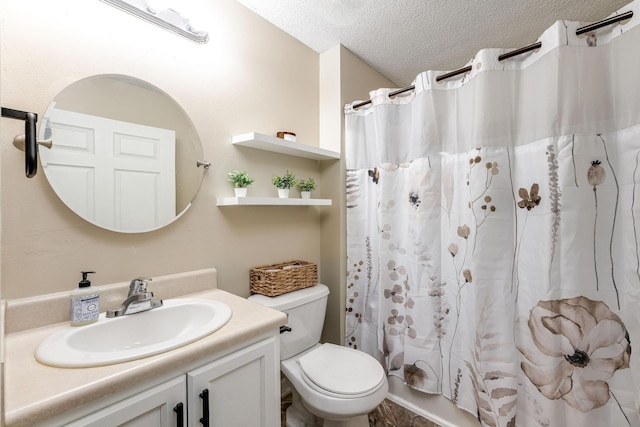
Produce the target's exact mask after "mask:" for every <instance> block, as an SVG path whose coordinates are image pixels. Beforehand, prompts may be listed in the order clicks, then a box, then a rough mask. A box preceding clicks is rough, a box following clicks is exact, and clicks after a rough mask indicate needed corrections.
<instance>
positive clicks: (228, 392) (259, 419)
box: [187, 341, 280, 427]
mask: <svg viewBox="0 0 640 427" xmlns="http://www.w3.org/2000/svg"><path fill="white" fill-rule="evenodd" d="M278 365H279V356H278V354H277V351H276V348H275V343H274V342H273V341H270V342H264V341H263V342H262V343H258V344H255V345H253V346H250V347H247V348H244V349H242V350H240V351H237V352H235V353H233V354H231V355H229V356H227V357H224V358H222V359H220V360H216V361H215V362H212V363H209V364H208V365H205V366H202V367H201V368H198V369H195V370H193V371H191V372H189V373H188V374H187V390H188V395H189V398H188V400H187V401H188V418H189V423H188V425H189V426H199V425H203V426H205V427H207V426H211V427H248V426H251V427H277V426H279V425H280V393H279V392H275V391H276V390H279V388H280V370H279V366H278ZM194 396H195V397H196V398H194ZM207 414H208V418H209V420H210V423H209V424H206V423H201V422H200V419H201V417H204V416H206V415H207Z"/></svg>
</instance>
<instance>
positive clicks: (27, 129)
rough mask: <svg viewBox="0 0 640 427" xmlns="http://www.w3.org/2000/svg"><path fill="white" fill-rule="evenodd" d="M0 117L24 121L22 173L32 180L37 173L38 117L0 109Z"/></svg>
mask: <svg viewBox="0 0 640 427" xmlns="http://www.w3.org/2000/svg"><path fill="white" fill-rule="evenodd" d="M2 117H8V118H10V119H16V120H24V173H25V175H26V177H27V178H33V177H34V176H36V173H37V172H38V147H37V142H36V123H37V121H38V115H37V114H36V113H29V112H26V111H20V110H13V109H11V108H4V107H2ZM19 138H20V135H19V136H17V137H16V139H19ZM14 144H15V139H14Z"/></svg>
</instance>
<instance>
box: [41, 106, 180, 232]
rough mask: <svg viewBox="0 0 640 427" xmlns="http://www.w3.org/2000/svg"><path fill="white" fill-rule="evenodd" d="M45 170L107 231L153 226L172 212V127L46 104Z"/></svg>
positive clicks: (64, 195) (63, 195)
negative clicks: (47, 143) (48, 147)
mask: <svg viewBox="0 0 640 427" xmlns="http://www.w3.org/2000/svg"><path fill="white" fill-rule="evenodd" d="M48 115H49V121H48V122H47V123H43V126H44V125H46V126H47V128H48V129H50V131H51V139H52V140H53V147H52V148H51V150H46V149H43V150H41V151H40V158H41V162H42V166H43V168H44V171H45V174H46V175H47V178H48V180H49V182H50V183H52V187H53V188H54V190H55V192H56V193H57V195H58V197H60V199H61V200H62V201H64V203H65V204H66V205H67V206H69V207H70V208H71V209H72V210H73V211H74V212H76V213H77V214H79V215H80V216H82V217H83V218H86V219H88V220H90V221H91V222H93V223H95V224H97V225H99V226H100V227H103V228H107V229H110V230H116V231H122V232H131V231H139V230H153V229H155V228H158V227H159V226H161V225H164V224H167V223H168V222H170V221H171V220H172V219H173V218H174V217H175V215H176V212H175V211H176V206H175V204H176V201H175V198H176V189H175V132H174V131H173V130H167V129H161V128H156V127H150V126H143V125H138V124H134V123H128V122H122V121H118V120H111V119H105V118H102V117H97V116H92V115H88V114H80V113H75V112H71V111H65V110H60V109H57V108H50V111H49V112H48Z"/></svg>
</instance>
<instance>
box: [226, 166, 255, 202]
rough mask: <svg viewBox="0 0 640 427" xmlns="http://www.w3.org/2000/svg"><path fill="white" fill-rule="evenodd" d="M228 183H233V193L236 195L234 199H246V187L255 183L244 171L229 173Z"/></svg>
mask: <svg viewBox="0 0 640 427" xmlns="http://www.w3.org/2000/svg"><path fill="white" fill-rule="evenodd" d="M228 175H229V181H231V182H232V183H233V191H234V192H235V194H236V197H246V196H247V187H248V186H250V185H251V184H253V181H255V180H254V179H253V178H250V177H249V175H247V173H246V172H244V171H233V172H229V174H228Z"/></svg>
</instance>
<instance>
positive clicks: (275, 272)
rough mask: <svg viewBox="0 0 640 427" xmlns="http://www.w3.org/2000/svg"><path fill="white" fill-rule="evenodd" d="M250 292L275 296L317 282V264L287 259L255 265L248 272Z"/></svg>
mask: <svg viewBox="0 0 640 427" xmlns="http://www.w3.org/2000/svg"><path fill="white" fill-rule="evenodd" d="M249 279H250V282H251V293H252V294H261V295H266V296H268V297H275V296H278V295H282V294H286V293H287V292H293V291H297V290H298V289H304V288H308V287H310V286H314V285H316V284H317V283H318V266H317V265H316V264H314V263H312V262H306V261H289V262H283V263H280V264H272V265H265V266H262V267H255V268H252V269H251V272H250V273H249Z"/></svg>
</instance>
